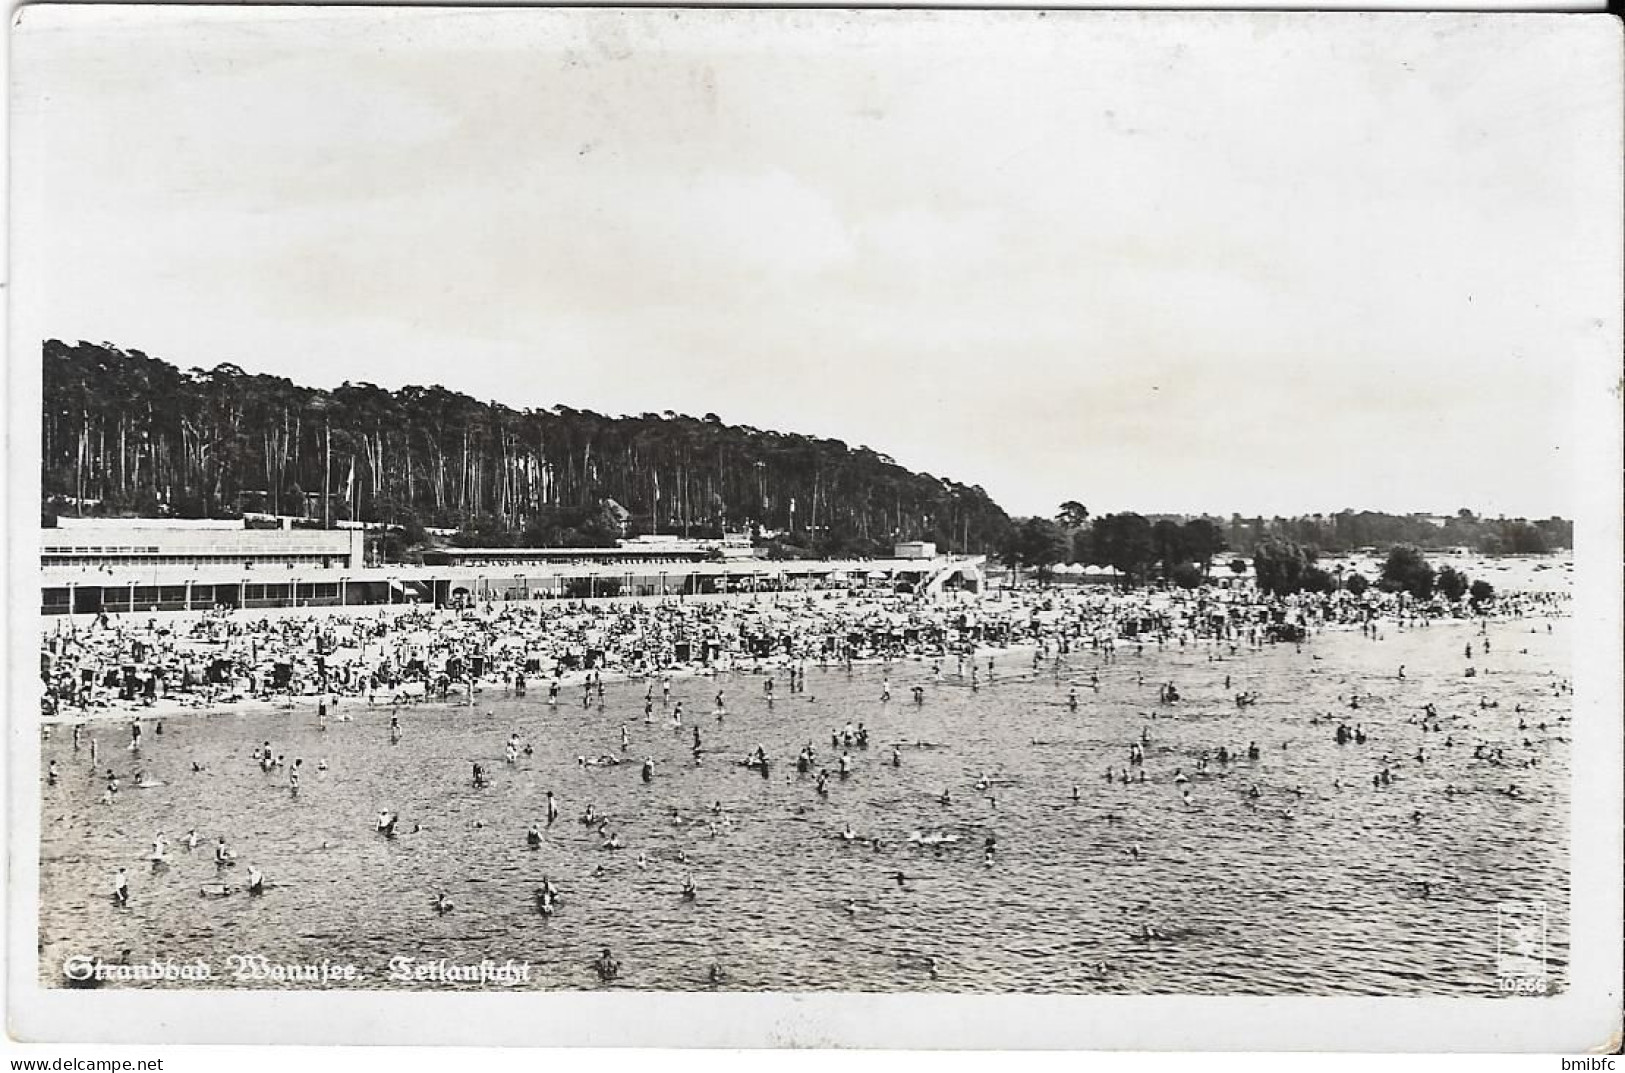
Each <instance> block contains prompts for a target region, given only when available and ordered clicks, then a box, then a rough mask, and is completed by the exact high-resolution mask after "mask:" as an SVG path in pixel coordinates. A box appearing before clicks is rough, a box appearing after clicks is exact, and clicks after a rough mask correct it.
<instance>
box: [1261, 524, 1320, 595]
mask: <svg viewBox="0 0 1625 1073" xmlns="http://www.w3.org/2000/svg"><path fill="white" fill-rule="evenodd" d="M1314 561H1315V560H1314V556H1313V554H1312V553H1310V552H1309V550H1308V549H1306V548H1305V547H1304V546H1303V545H1302V544H1295V543H1293V542H1292V541H1290V540H1282V539H1281V538H1279V537H1270V538H1268V539H1266V540H1263V541H1261V542H1260V543H1259V545H1258V548H1257V550H1255V551H1254V552H1253V575H1254V577H1255V579H1256V580H1257V582H1258V587H1259V588H1260V589H1261V590H1263V591H1264V592H1267V593H1269V594H1270V595H1272V596H1285V595H1287V594H1288V593H1293V592H1300V591H1302V589H1303V583H1304V575H1305V573H1306V572H1307V571H1308V569H1309V567H1310V566H1312V565H1314Z"/></svg>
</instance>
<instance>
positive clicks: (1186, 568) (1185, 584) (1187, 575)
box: [1169, 563, 1205, 589]
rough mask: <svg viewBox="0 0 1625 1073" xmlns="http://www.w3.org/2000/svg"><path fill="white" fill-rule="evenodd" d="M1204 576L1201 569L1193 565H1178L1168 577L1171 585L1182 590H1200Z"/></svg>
mask: <svg viewBox="0 0 1625 1073" xmlns="http://www.w3.org/2000/svg"><path fill="white" fill-rule="evenodd" d="M1204 576H1205V575H1203V573H1202V568H1201V567H1199V566H1197V565H1196V564H1195V563H1180V564H1179V565H1178V566H1176V567H1174V569H1173V572H1172V573H1171V574H1170V575H1169V577H1170V578H1171V580H1172V581H1173V583H1174V584H1175V585H1178V586H1179V587H1180V588H1182V589H1195V588H1200V587H1201V585H1202V579H1203V577H1204Z"/></svg>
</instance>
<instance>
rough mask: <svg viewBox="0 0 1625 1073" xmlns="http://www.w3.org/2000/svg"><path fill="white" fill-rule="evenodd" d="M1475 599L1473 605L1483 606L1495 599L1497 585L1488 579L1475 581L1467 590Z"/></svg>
mask: <svg viewBox="0 0 1625 1073" xmlns="http://www.w3.org/2000/svg"><path fill="white" fill-rule="evenodd" d="M1467 591H1468V593H1469V594H1471V596H1472V599H1473V606H1475V607H1481V606H1483V605H1484V604H1487V603H1489V602H1490V601H1491V600H1494V599H1495V586H1494V585H1491V584H1490V583H1489V582H1488V581H1475V582H1473V584H1472V586H1471V587H1470V588H1469V589H1468V590H1467Z"/></svg>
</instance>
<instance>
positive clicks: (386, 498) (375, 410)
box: [43, 340, 1010, 554]
mask: <svg viewBox="0 0 1625 1073" xmlns="http://www.w3.org/2000/svg"><path fill="white" fill-rule="evenodd" d="M44 361H45V367H44V396H45V398H44V404H45V405H44V430H43V440H44V443H43V448H44V472H43V491H44V498H45V503H44V504H43V506H44V511H45V513H46V514H48V515H49V514H73V513H79V512H81V511H82V512H83V513H86V514H91V513H96V514H114V515H117V514H138V515H152V514H173V515H176V516H181V517H229V516H234V515H238V514H241V513H242V512H244V511H268V512H271V513H276V514H300V513H308V514H310V515H311V516H313V517H317V518H321V517H322V516H323V514H324V505H323V499H322V496H323V492H324V482H325V483H326V486H327V488H326V492H327V501H326V504H325V510H326V512H328V513H329V514H330V515H331V517H333V518H334V519H340V518H354V519H360V520H364V521H378V522H390V523H397V524H403V525H408V526H412V527H415V526H416V525H429V526H448V527H455V528H460V529H463V530H464V531H465V533H464V534H463V535H464V537H465V538H466V539H467V540H468V541H469V542H480V543H521V544H532V545H544V544H583V545H584V544H596V543H602V542H604V541H605V540H607V539H609V538H610V537H612V536H614V535H619V532H620V531H622V530H623V529H624V531H625V532H626V533H628V534H637V533H648V532H661V533H676V534H688V535H691V536H701V535H715V534H719V533H721V532H722V531H723V530H744V529H749V528H753V527H760V528H761V529H764V530H769V531H773V532H777V533H781V534H785V535H784V536H783V538H782V541H783V543H784V544H786V545H789V550H792V551H793V550H794V549H795V548H805V549H806V550H807V551H809V552H817V553H821V554H827V553H847V554H863V553H869V552H873V551H878V550H879V549H881V548H882V547H887V546H889V544H890V543H891V542H892V541H893V540H894V539H925V540H935V541H937V542H938V544H939V545H941V546H943V547H945V548H951V549H953V550H956V551H972V552H985V551H991V550H993V549H994V548H995V547H996V546H997V544H998V543H999V541H1000V540H1001V538H1002V537H1003V536H1004V534H1005V533H1007V532H1008V530H1009V526H1010V519H1009V518H1008V517H1007V516H1006V515H1005V512H1004V511H1003V510H1002V509H1000V507H999V506H998V505H997V504H996V503H994V502H993V501H992V500H991V499H989V498H988V496H987V494H986V493H985V492H983V491H982V489H981V488H977V487H966V486H964V485H961V484H956V483H954V482H953V481H950V480H946V479H943V478H939V477H933V476H931V475H929V474H924V473H912V472H910V471H908V470H906V469H904V468H903V467H901V466H899V465H897V464H896V463H895V462H893V461H892V460H891V459H889V458H887V457H886V456H885V455H882V454H879V453H877V452H876V451H873V450H871V449H869V448H868V447H848V446H847V445H846V444H844V443H841V442H840V441H838V440H824V439H818V438H816V437H813V436H804V435H796V434H791V433H781V432H769V431H764V430H762V429H756V428H751V427H749V426H744V425H728V424H724V423H723V422H722V421H721V420H720V419H719V418H718V417H716V415H714V414H707V415H705V416H704V417H703V418H694V417H688V416H683V415H679V414H673V413H671V412H669V411H668V412H666V413H661V414H642V415H640V416H636V417H609V416H606V415H603V414H598V413H593V412H592V411H590V410H573V409H570V408H569V407H567V406H555V407H553V408H552V409H550V410H514V409H510V408H509V407H506V406H503V405H501V404H499V403H494V402H489V403H488V402H480V401H477V400H475V399H472V398H469V397H468V396H466V395H460V394H458V393H456V392H454V391H449V390H447V389H446V388H444V387H440V386H438V385H436V386H434V387H417V386H409V387H403V388H401V389H399V390H397V391H390V390H387V389H385V388H382V387H378V386H376V385H373V384H366V383H363V384H351V383H346V384H344V385H343V386H342V387H339V388H336V389H334V390H332V391H323V390H320V389H316V388H308V387H301V386H299V385H297V384H294V383H293V382H292V381H289V380H287V379H284V378H281V377H275V376H266V375H263V374H253V373H247V372H244V371H243V370H242V369H240V368H238V367H237V366H235V365H218V366H216V367H215V368H213V369H209V370H203V369H192V370H189V371H183V370H181V369H178V368H176V367H175V366H173V365H170V364H168V363H166V362H163V361H160V360H158V359H156V358H151V357H148V356H147V355H145V354H143V353H141V352H140V351H137V350H129V351H125V350H119V349H116V348H114V347H111V346H108V345H94V344H90V343H79V344H77V345H70V344H67V343H63V342H60V341H57V340H50V341H48V342H46V343H45V347H44ZM324 469H325V475H324Z"/></svg>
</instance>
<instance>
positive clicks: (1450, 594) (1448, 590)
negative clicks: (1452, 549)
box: [1434, 566, 1468, 603]
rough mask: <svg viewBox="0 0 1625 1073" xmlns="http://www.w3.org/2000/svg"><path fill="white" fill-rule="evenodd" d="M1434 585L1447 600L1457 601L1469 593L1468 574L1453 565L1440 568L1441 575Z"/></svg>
mask: <svg viewBox="0 0 1625 1073" xmlns="http://www.w3.org/2000/svg"><path fill="white" fill-rule="evenodd" d="M1434 587H1435V588H1436V589H1437V590H1438V591H1439V594H1440V595H1442V596H1443V597H1444V598H1445V599H1446V600H1449V601H1450V602H1451V603H1455V602H1456V601H1457V600H1459V599H1461V598H1462V597H1463V596H1465V595H1466V594H1467V587H1468V582H1467V575H1466V574H1463V573H1462V572H1461V571H1460V570H1457V569H1456V568H1455V567H1453V566H1442V567H1440V568H1439V576H1438V577H1437V578H1436V579H1435V581H1434Z"/></svg>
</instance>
